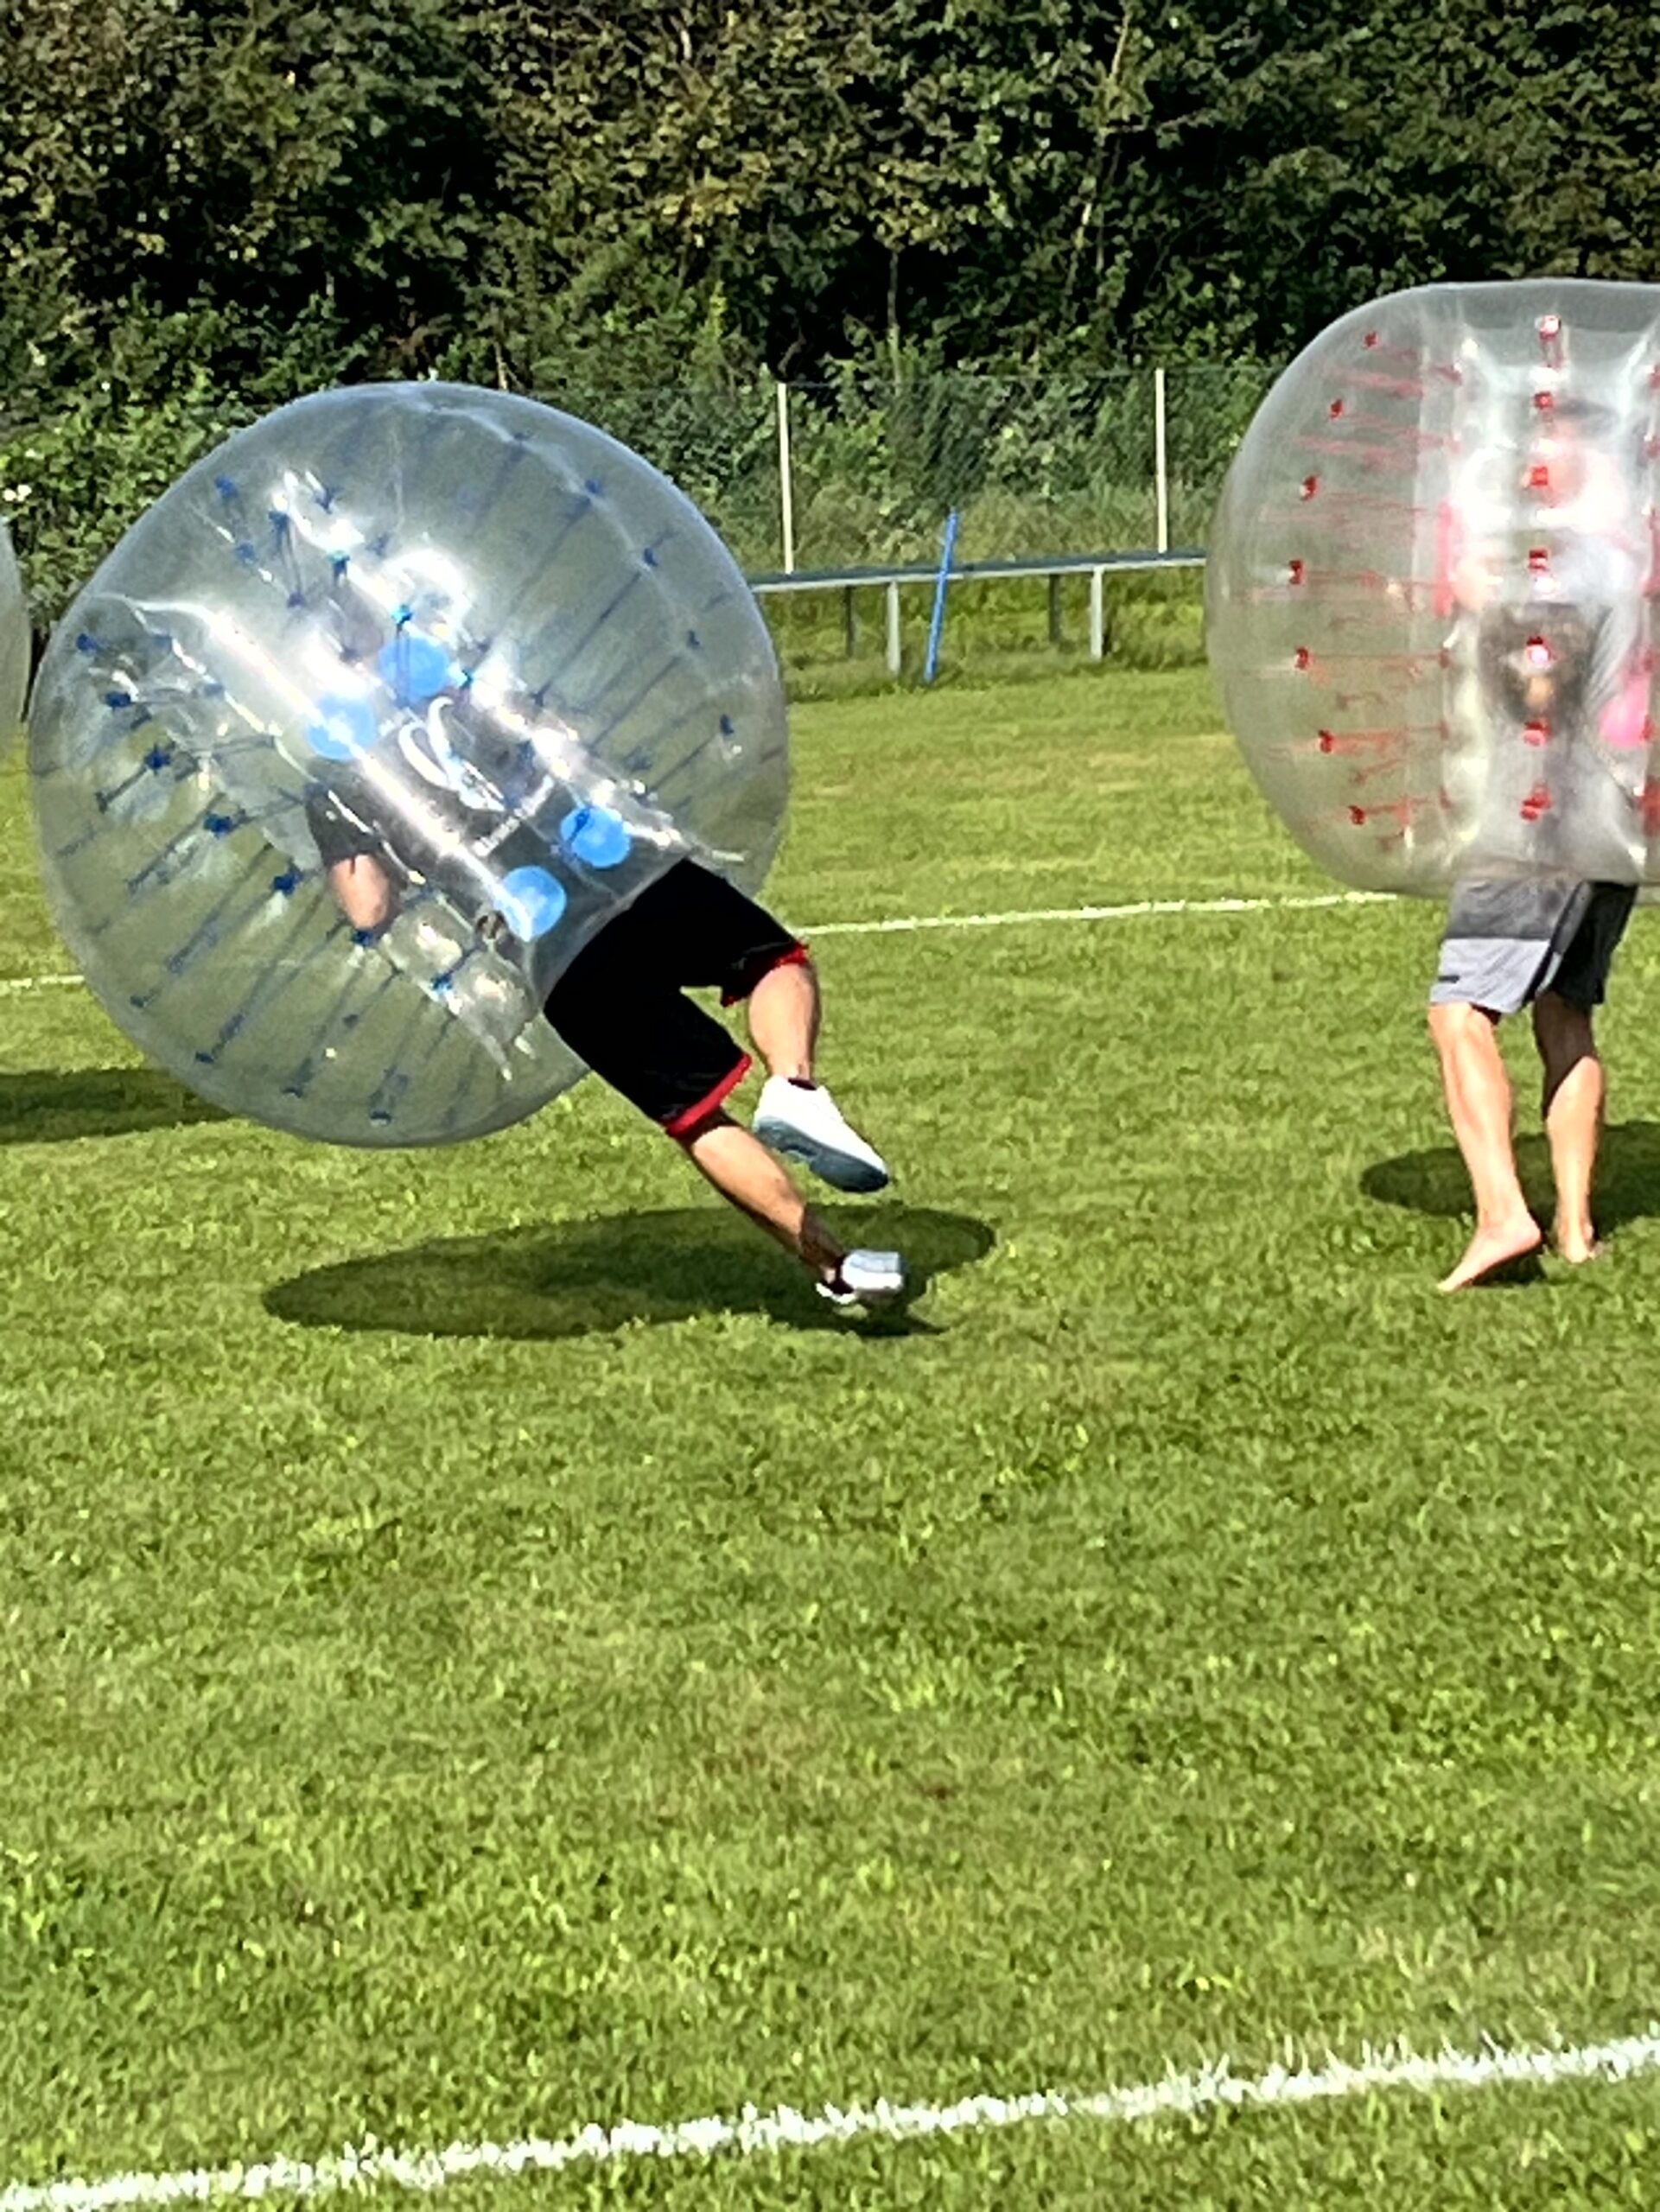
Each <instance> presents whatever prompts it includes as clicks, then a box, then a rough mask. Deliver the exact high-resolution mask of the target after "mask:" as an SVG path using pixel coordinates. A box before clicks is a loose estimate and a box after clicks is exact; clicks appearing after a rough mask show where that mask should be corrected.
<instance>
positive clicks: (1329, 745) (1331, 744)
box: [1318, 729, 1337, 753]
mask: <svg viewBox="0 0 1660 2212" xmlns="http://www.w3.org/2000/svg"><path fill="white" fill-rule="evenodd" d="M1318 742H1319V745H1320V751H1321V752H1322V753H1335V752H1336V751H1337V740H1336V738H1335V737H1333V736H1332V733H1331V731H1330V730H1329V729H1323V730H1322V731H1321V732H1320V738H1319V741H1318Z"/></svg>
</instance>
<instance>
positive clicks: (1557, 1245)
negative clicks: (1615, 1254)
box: [1551, 1229, 1608, 1268]
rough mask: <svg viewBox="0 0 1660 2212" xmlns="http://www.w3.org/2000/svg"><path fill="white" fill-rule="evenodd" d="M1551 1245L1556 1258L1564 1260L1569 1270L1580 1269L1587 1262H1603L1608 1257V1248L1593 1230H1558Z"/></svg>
mask: <svg viewBox="0 0 1660 2212" xmlns="http://www.w3.org/2000/svg"><path fill="white" fill-rule="evenodd" d="M1551 1243H1552V1249H1554V1251H1555V1255H1556V1257H1557V1258H1558V1259H1559V1260H1566V1261H1567V1262H1568V1266H1569V1267H1570V1268H1582V1267H1584V1265H1585V1264H1586V1262H1587V1260H1603V1259H1606V1257H1607V1256H1608V1247H1607V1246H1606V1244H1605V1243H1603V1241H1602V1239H1601V1237H1600V1236H1598V1235H1597V1233H1596V1231H1595V1230H1594V1229H1581V1230H1572V1231H1568V1230H1560V1229H1559V1230H1557V1231H1556V1234H1555V1237H1554V1238H1553V1239H1552V1240H1551Z"/></svg>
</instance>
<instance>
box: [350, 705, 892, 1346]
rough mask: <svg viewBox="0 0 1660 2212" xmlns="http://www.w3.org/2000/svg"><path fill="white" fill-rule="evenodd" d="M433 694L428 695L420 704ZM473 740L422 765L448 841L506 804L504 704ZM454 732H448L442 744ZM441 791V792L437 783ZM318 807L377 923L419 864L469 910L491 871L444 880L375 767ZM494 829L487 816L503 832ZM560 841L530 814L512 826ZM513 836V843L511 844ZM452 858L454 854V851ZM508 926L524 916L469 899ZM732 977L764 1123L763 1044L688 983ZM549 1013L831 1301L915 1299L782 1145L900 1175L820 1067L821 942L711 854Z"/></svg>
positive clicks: (625, 927)
mask: <svg viewBox="0 0 1660 2212" xmlns="http://www.w3.org/2000/svg"><path fill="white" fill-rule="evenodd" d="M404 705H405V708H406V712H405V714H404V717H403V720H402V726H401V728H398V727H396V726H395V728H394V731H393V739H392V741H395V742H398V743H400V744H401V745H402V746H403V747H404V750H405V753H406V754H407V753H408V752H409V750H410V747H411V745H413V746H414V747H415V750H416V752H417V757H418V755H419V753H420V752H421V751H422V749H423V744H424V741H423V740H422V739H421V738H420V736H419V733H418V730H417V727H416V726H417V724H418V725H419V726H420V728H424V729H425V730H426V731H427V732H428V733H429V736H430V734H431V732H432V729H433V726H434V721H435V717H437V718H439V722H440V727H442V717H443V716H444V715H445V714H447V713H448V715H450V718H451V722H452V727H453V724H454V719H455V715H458V714H459V715H463V716H464V715H466V706H465V702H463V701H461V700H458V699H457V698H456V697H455V694H454V692H453V691H451V690H436V691H433V692H431V693H429V695H427V696H422V697H420V698H419V699H418V700H417V701H416V702H410V701H409V700H408V699H407V697H406V699H405V701H404ZM417 708H418V709H419V711H418V712H417ZM475 719H476V721H477V723H478V724H479V725H480V728H468V731H467V738H468V742H467V744H466V746H465V748H464V749H465V752H466V753H467V772H465V773H454V772H452V773H451V774H450V775H448V778H439V777H436V776H434V775H433V774H431V773H426V774H424V775H423V785H424V788H423V799H424V801H425V802H426V804H425V806H424V807H423V815H424V816H425V818H427V819H428V820H429V821H431V820H434V819H436V821H438V822H440V823H448V825H449V826H450V828H451V829H453V831H454V832H455V834H454V835H453V836H450V837H449V838H448V839H444V840H441V841H440V843H441V844H442V845H444V846H447V848H448V854H449V855H456V854H459V853H461V851H463V850H464V849H465V848H466V847H467V845H468V844H476V843H477V842H479V841H480V840H479V824H480V821H485V822H487V821H488V820H489V819H491V818H492V817H499V815H500V814H501V813H502V811H503V808H504V799H503V794H502V791H501V788H500V785H499V783H498V782H496V781H495V780H493V779H492V777H491V776H490V775H489V774H488V772H481V771H480V766H479V763H480V759H481V758H482V760H484V761H485V762H486V764H488V761H489V753H488V730H487V727H486V726H487V723H488V720H489V718H488V717H487V716H484V715H480V716H478V717H476V718H475ZM446 750H448V751H449V752H450V753H452V755H454V750H455V749H454V748H450V747H448V746H447V741H443V740H441V741H440V743H439V748H438V752H437V753H435V756H434V758H435V760H438V759H440V758H441V756H442V753H443V752H444V751H446ZM435 794H441V796H440V797H438V798H436V799H435ZM306 812H307V819H308V825H309V827H310V829H311V834H312V836H313V839H314V841H315V844H316V846H317V849H318V854H319V857H320V859H321V862H322V865H323V868H324V870H325V873H326V875H327V878H328V885H329V888H330V890H331V891H332V893H333V894H334V899H335V900H336V902H337V903H338V905H339V906H340V909H341V912H343V913H344V915H345V916H346V918H347V921H348V922H349V923H350V924H351V925H352V926H353V929H354V930H356V931H359V932H360V933H361V934H362V935H363V936H364V937H365V938H366V939H367V938H373V937H375V936H377V935H378V933H379V932H381V931H384V930H385V929H386V928H387V927H388V926H389V925H391V922H392V920H393V919H394V918H395V917H396V915H397V913H398V908H399V906H400V904H401V902H402V900H403V898H404V885H405V884H406V883H407V882H408V880H410V876H411V875H412V874H413V875H418V876H419V877H420V878H421V879H423V880H425V881H428V882H432V883H435V884H436V887H438V888H439V889H440V890H441V891H443V892H445V893H447V895H448V897H449V899H450V901H451V903H452V904H453V905H456V906H458V907H459V908H460V910H461V911H462V912H468V909H469V906H473V907H476V906H477V900H476V897H469V894H470V893H473V891H474V887H475V884H476V877H475V876H473V875H470V874H469V875H468V876H467V879H466V880H464V881H461V882H460V883H454V882H447V881H446V880H445V877H446V853H445V851H444V850H442V849H437V848H436V847H435V844H434V842H433V841H432V839H431V838H430V836H429V837H428V839H427V840H426V841H425V843H424V847H423V849H421V850H418V851H411V849H410V831H409V824H408V819H407V816H405V815H404V814H402V813H401V811H400V810H398V809H397V808H395V807H385V806H377V804H375V802H374V798H373V794H372V791H371V790H369V789H367V788H366V781H365V778H364V776H363V773H362V772H361V770H359V771H358V772H356V773H355V774H354V772H353V770H352V768H351V767H350V766H347V768H346V769H344V770H343V771H337V772H335V773H334V775H333V776H331V777H330V779H328V783H327V784H326V785H324V784H322V783H319V785H317V786H315V788H314V790H313V791H312V792H311V794H310V795H309V796H308V802H307V809H306ZM489 834H490V833H489V832H488V831H487V832H486V835H487V836H488V835H489ZM514 834H517V835H518V836H524V837H527V838H528V839H529V841H530V844H531V849H534V850H535V851H536V852H537V853H539V854H540V855H544V856H545V855H546V853H547V850H548V847H547V843H546V842H545V841H544V840H543V839H542V838H540V837H539V836H538V835H537V832H536V831H535V829H533V828H531V829H519V830H518V831H517V832H515V833H514ZM501 849H502V850H503V852H504V853H505V854H506V855H507V856H508V857H511V850H510V849H509V848H507V847H506V846H503V847H502V848H501ZM451 865H452V869H453V861H452V863H451ZM469 918H471V919H472V920H473V922H474V927H475V928H476V929H478V930H479V931H480V933H481V935H483V936H484V937H486V938H490V939H492V940H493V941H496V942H499V941H500V939H501V937H502V934H503V932H504V931H505V930H509V929H511V927H512V922H511V919H510V918H506V917H503V916H501V915H500V914H499V913H495V912H490V911H482V912H473V913H471V914H470V915H469ZM705 987H711V988H718V989H719V990H720V992H721V995H722V1004H723V1005H725V1006H728V1007H730V1006H736V1005H739V1004H741V1005H743V1007H744V1008H745V1014H746V1018H747V1027H748V1030H749V1035H750V1039H751V1042H752V1043H753V1045H754V1051H755V1052H756V1053H757V1054H758V1055H759V1056H760V1059H761V1061H762V1062H763V1064H764V1065H765V1067H766V1083H765V1084H764V1086H763V1088H762V1090H761V1094H760V1100H759V1102H758V1104H757V1107H756V1110H755V1114H754V1123H753V1128H744V1127H743V1125H742V1124H741V1122H737V1121H735V1119H734V1118H733V1116H732V1115H731V1114H730V1113H729V1112H728V1109H727V1101H728V1098H729V1097H730V1096H731V1094H732V1092H733V1091H734V1090H736V1088H737V1087H738V1085H739V1084H741V1082H742V1081H743V1079H744V1077H746V1076H747V1074H748V1073H749V1071H750V1069H751V1067H752V1065H753V1061H752V1058H751V1056H750V1054H749V1053H748V1052H745V1051H743V1050H742V1048H741V1046H739V1045H738V1044H737V1043H736V1042H735V1039H733V1037H732V1036H731V1035H730V1033H728V1030H727V1029H725V1028H724V1027H722V1024H721V1023H720V1022H718V1021H717V1020H715V1018H714V1017H713V1015H711V1014H708V1013H706V1012H705V1011H704V1010H703V1007H699V1006H697V1005H696V1004H695V1003H694V1002H693V1001H692V1000H690V998H688V997H687V996H686V995H685V994H686V992H687V991H688V990H689V989H696V988H705ZM544 1014H545V1016H546V1019H547V1020H548V1021H549V1022H550V1024H551V1026H552V1027H553V1028H554V1030H555V1031H556V1032H557V1034H558V1035H559V1036H560V1038H562V1039H563V1041H564V1043H565V1044H566V1045H567V1046H569V1048H570V1050H571V1051H572V1052H575V1053H576V1056H577V1058H579V1059H581V1060H582V1061H583V1062H585V1063H586V1065H588V1067H589V1068H591V1069H592V1070H593V1071H594V1072H595V1074H596V1075H598V1076H599V1077H601V1079H602V1080H603V1081H604V1082H606V1083H608V1084H610V1085H611V1087H612V1088H613V1089H614V1090H617V1091H619V1092H620V1094H621V1095H622V1096H623V1097H625V1098H626V1099H627V1100H628V1101H629V1102H630V1103H631V1104H633V1105H634V1106H636V1107H638V1108H639V1110H640V1111H641V1112H642V1113H643V1114H645V1115H646V1116H647V1117H648V1118H649V1119H650V1120H652V1121H653V1122H656V1123H657V1124H658V1127H659V1128H662V1129H663V1130H664V1131H665V1134H666V1135H669V1136H670V1137H671V1138H672V1139H673V1140H674V1141H675V1142H676V1143H677V1144H678V1145H679V1147H681V1149H682V1151H683V1152H684V1154H685V1155H686V1157H687V1158H688V1159H689V1160H690V1161H691V1162H692V1164H693V1166H695V1167H696V1168H697V1170H698V1171H699V1173H701V1174H702V1175H703V1177H704V1178H705V1179H706V1180H708V1181H709V1183H711V1184H712V1185H714V1187H715V1188H716V1190H717V1191H718V1192H720V1193H721V1195H722V1198H725V1199H727V1200H728V1203H729V1204H731V1205H734V1206H735V1207H736V1208H737V1210H738V1211H740V1212H741V1213H743V1214H745V1215H747V1217H748V1218H749V1219H750V1220H751V1221H753V1222H754V1223H755V1224H757V1225H758V1226H759V1227H760V1228H761V1229H763V1230H766V1232H767V1233H768V1234H769V1235H771V1236H773V1237H774V1238H775V1239H776V1240H777V1241H778V1242H779V1243H780V1244H782V1245H783V1246H784V1247H785V1249H786V1250H787V1251H789V1252H790V1253H792V1255H794V1257H795V1258H796V1259H798V1261H799V1262H801V1264H802V1265H803V1267H804V1268H805V1269H806V1270H807V1272H808V1274H810V1276H811V1278H812V1280H813V1281H814V1283H815V1285H816V1287H817V1290H818V1293H819V1294H820V1295H821V1296H822V1297H824V1298H825V1299H826V1300H829V1301H830V1303H831V1304H833V1305H835V1306H838V1307H841V1308H848V1307H852V1306H873V1307H874V1306H882V1305H886V1304H891V1303H892V1302H893V1301H894V1300H898V1299H900V1297H901V1296H902V1295H903V1293H904V1289H905V1270H904V1265H903V1262H902V1261H901V1259H900V1255H898V1254H897V1253H894V1252H878V1251H870V1250H865V1249H853V1250H849V1249H847V1248H846V1247H845V1246H844V1245H843V1243H841V1241H840V1240H839V1239H838V1238H837V1237H836V1235H835V1234H834V1232H833V1231H832V1230H831V1229H830V1226H829V1224H827V1223H826V1222H825V1221H824V1218H823V1217H822V1216H821V1215H820V1214H819V1213H818V1212H817V1210H816V1209H815V1208H814V1207H813V1206H812V1205H810V1204H809V1203H808V1202H807V1201H806V1200H805V1198H803V1196H802V1194H801V1192H799V1191H798V1188H797V1187H796V1185H795V1183H794V1181H793V1180H792V1178H791V1176H790V1174H789V1173H788V1172H787V1170H786V1169H785V1166H783V1164H782V1160H781V1159H780V1158H779V1155H783V1156H784V1157H785V1158H789V1159H793V1160H799V1161H801V1162H802V1163H803V1164H804V1165H805V1166H807V1167H808V1168H809V1169H810V1170H811V1172H812V1173H815V1174H816V1175H817V1176H818V1178H819V1179H821V1180H822V1181H824V1182H825V1183H828V1184H829V1185H831V1186H832V1187H833V1188H835V1189H836V1190H840V1191H847V1192H875V1191H879V1190H881V1189H883V1188H885V1187H886V1185H887V1183H888V1181H889V1175H888V1170H887V1166H886V1164H885V1162H884V1161H883V1160H882V1159H881V1155H880V1154H878V1153H877V1152H876V1151H875V1148H874V1147H872V1146H871V1145H870V1144H869V1143H868V1142H867V1141H866V1140H865V1139H864V1138H863V1137H862V1136H861V1135H859V1133H858V1132H857V1130H855V1128H853V1127H852V1126H851V1125H850V1124H849V1122H848V1121H847V1120H846V1119H845V1117H844V1116H843V1114H842V1112H841V1110H840V1109H839V1108H838V1107H837V1105H836V1101H835V1100H834V1098H833V1097H832V1096H831V1095H830V1091H829V1090H827V1089H825V1087H824V1085H823V1084H821V1083H819V1082H818V1080H817V1076H816V1074H815V1055H816V1052H817V1043H818V1032H819V1022H820V996H819V988H818V979H817V972H816V970H815V969H814V967H813V964H812V962H811V958H810V957H809V956H808V952H807V948H806V947H805V944H802V943H801V942H800V940H799V939H798V938H796V937H795V936H794V935H793V934H792V932H791V931H788V930H787V929H785V927H784V926H783V925H782V924H781V923H780V922H779V921H778V920H776V919H775V918H774V917H773V915H771V914H770V913H768V912H766V909H765V908H764V907H762V906H759V905H757V904H756V902H755V901H754V900H753V899H749V898H747V897H746V896H745V895H744V893H742V892H741V891H739V890H737V889H736V888H735V887H734V886H732V885H731V884H729V883H728V882H727V881H726V880H724V879H723V878H722V876H720V875H718V874H716V873H715V872H714V870H712V869H710V868H705V867H703V865H702V864H701V863H700V862H699V861H695V860H691V859H690V858H686V859H681V860H678V861H675V862H674V863H673V864H672V865H671V867H670V868H668V869H667V870H666V871H665V873H664V874H661V875H659V876H658V877H657V878H656V879H655V880H653V881H652V882H651V883H649V884H648V885H647V886H646V888H645V889H644V890H643V891H642V892H641V893H639V896H638V897H637V898H635V899H633V901H632V902H631V903H630V904H629V905H627V906H625V907H624V908H623V909H622V910H621V912H619V913H617V914H615V915H614V916H612V918H610V919H609V920H608V921H607V922H606V923H604V924H603V925H601V928H600V929H599V930H598V931H596V932H595V935H594V936H593V938H590V939H589V941H588V944H586V945H584V946H583V947H582V950H580V951H579V952H578V953H577V954H576V957H575V958H574V959H573V960H572V961H571V963H570V964H569V967H568V968H567V969H565V970H564V972H563V975H562V976H560V977H559V979H558V981H557V982H556V983H555V985H554V987H553V988H552V990H551V992H550V994H549V995H548V998H547V1001H546V1003H545V1006H544Z"/></svg>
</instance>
